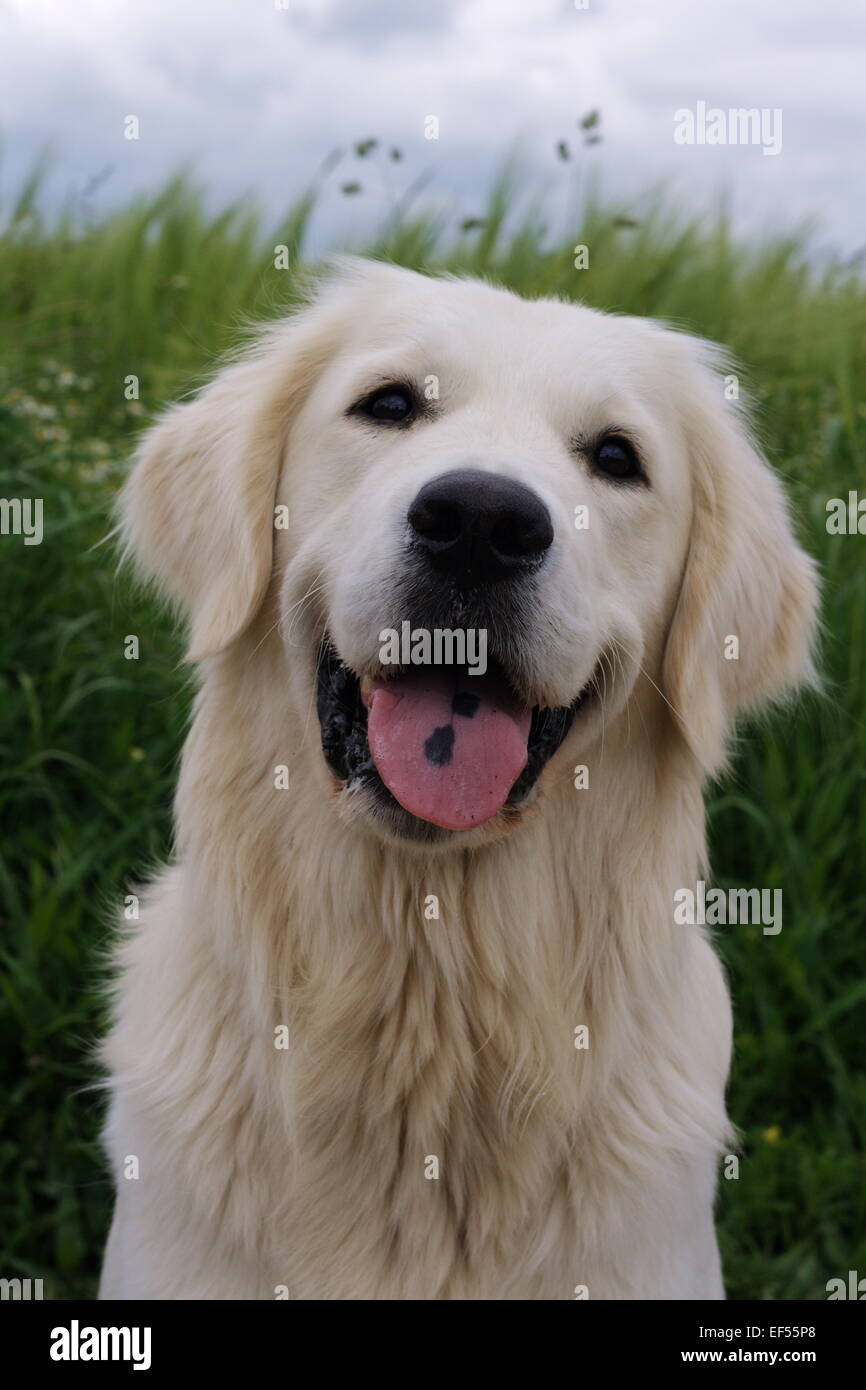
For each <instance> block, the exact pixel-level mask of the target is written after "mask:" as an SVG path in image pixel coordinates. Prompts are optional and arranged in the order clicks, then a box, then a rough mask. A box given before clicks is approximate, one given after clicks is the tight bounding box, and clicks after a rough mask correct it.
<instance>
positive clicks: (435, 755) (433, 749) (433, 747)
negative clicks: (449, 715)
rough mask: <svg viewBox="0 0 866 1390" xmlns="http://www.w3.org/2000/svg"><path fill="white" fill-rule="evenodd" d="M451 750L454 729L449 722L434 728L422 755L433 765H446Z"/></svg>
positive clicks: (452, 749)
mask: <svg viewBox="0 0 866 1390" xmlns="http://www.w3.org/2000/svg"><path fill="white" fill-rule="evenodd" d="M472 698H473V699H474V698H475V697H474V696H473V697H472ZM453 751H454V730H453V729H452V727H451V725H450V724H443V725H442V727H441V728H439V729H434V730H433V732H432V734H431V735H430V737H429V738H428V740H427V742H426V743H425V744H424V756H425V758H426V759H427V761H428V763H432V764H433V766H434V767H447V766H448V764H449V763H450V761H451V754H452V752H453Z"/></svg>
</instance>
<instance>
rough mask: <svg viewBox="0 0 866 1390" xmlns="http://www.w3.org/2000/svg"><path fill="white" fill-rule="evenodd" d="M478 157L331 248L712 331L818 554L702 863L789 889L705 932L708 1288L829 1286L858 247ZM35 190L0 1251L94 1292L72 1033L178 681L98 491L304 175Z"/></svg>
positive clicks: (863, 1036) (840, 1233) (93, 1101)
mask: <svg viewBox="0 0 866 1390" xmlns="http://www.w3.org/2000/svg"><path fill="white" fill-rule="evenodd" d="M491 188H492V191H491V192H490V194H489V197H488V200H487V206H486V207H485V208H484V209H483V210H482V211H480V212H479V214H478V216H477V217H476V218H473V219H468V220H467V221H465V222H460V220H459V219H455V220H454V221H453V224H452V223H449V222H448V221H447V219H445V218H444V217H442V218H441V219H440V220H439V221H436V220H434V219H433V218H431V217H429V216H422V215H420V214H419V213H418V212H417V211H415V210H413V209H414V208H415V207H416V205H413V203H412V201H411V199H407V200H406V201H405V202H404V203H403V204H402V206H397V207H396V208H395V210H394V214H393V216H392V217H391V218H390V220H389V221H388V223H387V225H385V226H384V227H383V229H382V231H381V233H380V234H379V235H378V236H376V237H374V238H372V239H371V240H370V241H369V243H368V244H367V245H365V246H361V245H355V246H353V247H351V248H349V249H352V250H356V251H366V252H367V253H368V254H372V255H376V256H382V257H386V258H388V259H391V260H394V261H398V262H400V263H403V264H406V265H409V266H413V267H417V268H429V269H433V270H435V269H437V268H446V269H448V270H452V271H460V272H469V273H478V274H482V275H484V276H487V277H489V278H491V279H492V280H495V281H498V282H500V283H502V284H504V285H506V286H509V287H512V288H513V289H515V290H518V291H520V292H521V293H524V294H527V295H530V296H538V295H551V294H556V295H562V296H565V297H569V298H575V299H581V300H584V301H585V302H587V303H589V304H591V305H596V306H599V307H601V308H604V309H612V310H619V311H625V312H628V313H632V314H650V315H657V316H660V317H663V318H666V319H668V320H671V321H673V322H675V323H677V324H679V325H682V326H683V327H685V328H688V329H690V330H692V331H695V332H698V333H701V334H704V335H706V336H708V337H710V338H713V339H717V340H719V341H721V342H724V343H726V344H728V345H729V346H730V347H731V348H732V349H733V350H734V352H735V353H736V354H737V356H738V358H739V360H740V362H741V363H742V369H743V370H742V377H741V380H742V382H743V383H744V385H746V386H747V387H748V389H749V391H750V393H751V394H752V396H753V397H754V400H755V403H756V406H757V411H758V418H759V422H760V436H761V439H762V441H763V443H764V445H765V448H766V450H767V453H768V455H769V457H770V459H771V460H772V462H773V463H774V465H775V466H776V468H777V469H778V470H779V471H780V472H781V473H782V474H783V475H784V476H785V478H786V479H787V481H788V485H789V489H790V492H791V494H792V497H793V500H794V504H795V509H796V513H797V516H798V518H799V526H800V530H801V535H802V538H803V540H804V542H805V543H806V545H807V547H808V548H809V549H810V550H811V552H812V553H813V554H814V555H815V556H816V557H817V559H818V560H819V562H820V565H821V568H822V572H823V577H824V609H823V613H824V637H823V651H822V665H823V670H824V673H825V692H824V694H823V695H822V696H821V697H818V696H809V697H808V698H807V699H804V700H803V701H802V703H801V704H800V705H799V706H798V707H797V709H796V710H795V711H794V712H793V714H790V713H787V714H785V715H779V716H774V717H773V718H771V719H769V720H767V721H765V722H763V723H761V724H760V725H752V726H749V727H746V728H744V729H743V730H742V736H741V740H740V748H739V755H738V757H737V759H736V763H735V766H734V769H733V772H732V774H731V775H730V776H729V777H728V778H727V779H726V780H725V781H724V782H723V783H721V784H720V785H717V786H714V787H712V788H711V789H710V790H709V793H708V811H709V817H710V825H711V835H712V848H713V870H714V875H715V881H716V882H717V883H718V884H720V885H721V886H729V885H757V886H765V887H781V888H782V889H783V891H784V927H783V930H782V932H781V934H780V935H779V936H776V937H764V936H762V935H761V934H760V930H759V929H758V928H749V927H739V928H732V929H728V930H727V931H725V930H724V929H723V930H722V933H721V936H720V943H719V944H720V950H721V951H722V953H723V955H724V958H725V961H726V963H727V968H728V972H729V976H730V981H731V988H732V991H733V996H734V1002H735V1016H736V1053H735V1061H734V1068H733V1076H732V1080H731V1087H730V1109H731V1113H732V1116H733V1118H734V1120H735V1122H736V1124H737V1125H738V1126H739V1128H740V1131H741V1135H742V1150H741V1153H740V1166H739V1177H738V1179H737V1180H736V1181H734V1180H730V1181H726V1180H724V1179H723V1180H722V1181H721V1183H720V1189H721V1190H720V1193H719V1200H718V1221H719V1226H720V1230H721V1238H722V1249H723V1257H724V1262H725V1270H726V1279H727V1285H728V1291H729V1295H730V1296H731V1297H733V1298H757V1299H795V1298H805V1299H822V1298H824V1297H826V1291H825V1286H826V1283H827V1280H828V1279H830V1278H832V1277H836V1276H839V1275H842V1276H843V1277H845V1276H847V1271H848V1270H851V1269H856V1270H859V1273H860V1275H861V1276H862V1275H866V1163H864V1148H866V1143H864V1140H866V1072H864V1053H866V978H864V974H866V972H864V969H863V962H864V959H866V796H864V781H866V699H864V695H866V535H864V536H857V535H840V536H837V535H833V536H831V535H828V533H827V530H826V525H825V522H826V503H827V500H828V499H829V498H832V497H843V498H847V496H848V493H849V491H850V490H852V489H855V490H858V489H859V493H860V495H861V496H866V464H864V460H866V401H864V380H866V272H864V269H863V266H862V264H859V263H856V262H847V263H846V262H843V261H841V260H837V261H835V262H828V261H827V260H826V258H825V259H822V260H821V261H820V262H816V261H815V260H814V258H813V257H811V256H810V254H809V245H808V241H807V240H806V239H805V238H804V237H801V236H799V235H798V234H796V233H794V234H792V233H790V232H789V231H788V229H787V228H783V230H782V231H781V232H780V234H779V235H778V236H777V237H776V238H775V239H768V240H764V241H763V242H756V243H749V244H742V243H740V242H739V241H737V240H736V239H735V238H734V237H733V236H732V234H731V231H730V228H729V226H728V224H727V222H726V220H725V219H724V217H723V216H717V215H714V216H711V217H708V218H707V219H704V220H702V219H698V220H692V221H689V220H686V219H685V218H684V217H683V216H682V215H680V214H678V213H677V211H676V210H675V208H674V207H673V206H671V205H670V204H669V202H668V201H667V200H666V199H665V197H664V195H655V196H653V197H649V198H647V199H646V200H645V202H644V203H643V204H642V205H641V206H639V207H634V206H629V207H619V206H613V205H610V204H607V203H605V202H604V201H603V200H602V199H600V198H598V197H589V198H587V199H585V200H584V201H583V203H582V206H581V209H580V211H579V214H578V216H576V218H575V220H574V222H573V225H572V229H571V230H570V231H569V234H568V236H567V237H566V236H561V237H559V238H557V237H555V236H553V235H552V234H551V233H549V232H548V231H546V229H545V227H544V225H543V222H542V220H541V217H540V214H539V211H538V204H537V202H536V204H535V206H534V208H533V210H532V212H530V213H526V214H524V213H523V212H522V211H521V201H522V200H521V190H520V187H519V186H518V185H516V184H515V181H514V180H513V179H509V178H507V177H503V178H501V179H499V180H498V181H494V182H493V184H492V186H491ZM43 192H44V190H43V187H42V178H41V175H40V174H39V173H38V172H37V173H36V174H34V177H33V179H32V180H31V181H30V182H29V183H28V185H27V186H26V187H25V188H23V189H21V190H19V191H18V192H17V194H16V195H15V196H13V197H12V198H11V199H10V198H7V200H6V202H5V204H4V205H3V206H2V207H0V306H2V325H0V496H2V497H4V498H14V497H31V498H42V499H43V503H44V537H43V540H42V543H41V544H40V545H31V546H27V545H24V543H23V538H22V537H21V536H15V535H5V536H2V537H0V580H2V604H0V745H2V757H0V819H2V837H0V1032H2V1063H0V1065H2V1071H3V1077H2V1088H0V1107H2V1121H3V1123H2V1126H0V1275H3V1276H6V1277H12V1276H15V1275H19V1276H21V1277H27V1276H31V1277H35V1278H38V1277H41V1278H43V1279H44V1280H45V1295H46V1297H53V1298H76V1297H91V1296H92V1295H93V1293H94V1290H95V1283H96V1278H97V1273H98V1269H99V1263H100V1255H101V1248H102V1243H103V1239H104V1236H105V1232H106V1223H107V1221H108V1218H109V1212H110V1201H111V1192H110V1187H109V1183H108V1181H107V1178H106V1174H105V1170H104V1167H103V1164H102V1162H101V1158H100V1153H99V1148H98V1144H97V1133H98V1128H99V1123H100V1113H101V1109H100V1107H101V1100H100V1096H99V1093H98V1091H96V1090H94V1089H93V1086H92V1083H93V1082H94V1080H95V1079H96V1073H95V1070H94V1067H93V1064H92V1061H91V1049H92V1045H93V1042H94V1039H95V1038H96V1037H97V1036H98V1035H99V1032H100V1029H101V1027H102V1024H103V1005H102V995H101V989H102V985H103V983H104V979H105V954H106V948H107V946H108V944H109V941H110V937H111V926H110V919H111V913H112V911H113V907H114V905H115V904H116V903H117V902H118V901H119V900H120V898H121V897H122V894H123V893H124V891H126V885H127V884H129V883H130V882H133V881H135V880H136V879H140V877H141V875H142V874H143V873H144V872H146V871H147V869H148V867H149V866H150V865H152V864H153V863H154V862H155V861H156V860H158V859H159V858H160V856H162V855H164V854H165V853H166V852H167V850H168V848H169V841H170V821H169V815H170V805H171V797H172V786H173V780H174V776H175V770H176V765H177V757H178V752H179V749H180V745H181V740H182V737H183V731H184V725H185V719H186V715H187V710H188V705H189V682H188V678H187V676H186V674H185V673H184V671H183V669H182V668H181V667H180V666H179V664H178V662H179V654H180V648H179V644H178V641H177V639H176V636H175V635H174V634H173V632H172V630H171V627H170V625H169V623H168V622H167V620H166V618H165V617H164V616H163V615H161V614H160V613H159V612H158V611H157V610H156V609H155V608H154V607H153V606H152V604H151V603H150V602H149V601H148V600H147V599H146V598H145V597H144V596H142V594H141V593H139V592H136V590H135V589H134V588H133V587H132V585H131V584H130V582H129V581H128V580H127V579H126V578H125V577H123V576H121V577H118V575H117V574H116V555H115V554H114V552H113V550H112V546H111V543H110V541H106V539H105V538H106V536H107V533H108V531H109V529H110V524H111V523H110V511H111V506H112V500H113V497H114V494H115V492H116V489H117V487H118V485H119V483H120V481H121V480H122V478H123V476H124V472H125V468H126V466H127V459H128V455H129V451H130V446H131V444H132V442H133V441H134V439H135V437H136V435H137V433H138V432H139V431H140V430H141V428H142V427H143V426H144V425H145V424H146V423H147V421H148V419H149V418H150V417H151V416H152V414H153V413H154V412H155V411H157V410H158V409H159V408H160V407H161V405H163V404H164V403H165V402H167V401H168V400H170V399H172V398H173V397H175V396H176V395H177V394H179V393H181V392H183V391H185V390H188V389H189V388H190V387H191V386H192V385H194V384H195V383H196V382H197V381H198V380H199V379H200V378H201V374H202V373H203V372H206V371H207V370H208V369H209V368H210V367H211V366H212V365H213V363H214V360H215V358H216V356H217V355H218V354H219V353H220V352H222V351H223V350H225V349H226V348H228V347H229V346H231V345H232V344H234V343H236V342H237V341H238V337H239V335H240V334H241V333H242V332H243V329H244V326H245V325H246V324H247V323H248V322H249V321H250V319H251V318H261V317H268V316H272V315H275V314H278V313H280V312H282V311H284V310H285V309H286V308H287V307H288V306H290V305H291V303H292V300H293V295H294V294H296V293H297V284H298V275H299V273H300V272H302V271H303V270H305V269H306V268H307V267H308V266H310V265H311V264H314V260H311V258H310V256H309V254H308V252H307V250H306V242H307V239H308V230H309V220H310V217H311V214H312V213H313V212H314V208H315V201H316V196H317V195H316V194H310V195H308V196H305V197H302V198H300V199H298V200H297V201H296V203H295V204H294V205H293V206H292V207H291V208H290V209H289V211H288V213H287V214H286V216H285V217H284V218H283V219H282V220H281V221H280V222H279V223H278V224H277V225H276V226H271V225H268V224H266V223H265V222H264V221H263V220H261V219H260V218H258V217H257V215H256V214H255V212H254V211H252V210H251V209H250V206H249V204H248V203H246V202H245V203H239V204H237V205H236V206H231V207H228V208H225V209H224V210H222V211H219V212H213V211H210V210H209V204H208V202H207V200H206V199H204V198H203V196H202V195H201V193H200V192H199V191H198V190H197V189H196V187H195V186H194V183H193V182H192V181H191V180H190V178H189V177H188V176H178V177H177V178H176V179H175V180H173V181H172V182H171V183H170V184H169V185H168V186H166V187H165V188H164V189H162V190H161V191H160V192H159V193H158V194H156V195H155V196H152V197H150V198H148V199H145V200H142V201H138V202H135V203H133V204H131V205H130V206H128V207H126V208H124V209H122V210H121V211H115V212H113V213H111V214H103V215H98V216H97V215H95V214H93V213H88V212H87V210H86V208H83V209H82V208H79V209H78V211H77V212H73V211H71V210H68V211H66V212H62V213H60V214H57V213H54V214H53V215H52V216H50V217H49V216H47V215H46V214H44V213H43V211H42V207H43V202H44V199H43ZM336 192H337V193H339V189H338V190H336ZM343 193H344V195H345V196H347V197H348V196H353V195H356V196H360V197H363V196H364V195H363V190H360V191H358V190H355V189H352V188H351V186H348V187H344V189H343ZM576 243H584V244H586V245H587V246H588V247H589V248H590V267H589V269H587V270H581V271H577V270H575V268H574V264H573V261H574V253H573V247H574V245H575V244H576ZM278 244H282V245H285V246H287V247H288V248H289V255H288V261H289V268H288V269H282V270H277V269H276V268H275V266H274V247H275V245H278ZM335 249H346V248H345V247H342V248H335ZM130 376H135V377H137V378H138V380H139V383H140V398H139V399H138V400H134V399H133V400H127V399H126V397H125V391H124V383H125V381H126V379H127V378H128V377H130ZM864 529H866V523H864ZM127 633H137V634H138V635H139V637H140V640H141V659H140V660H139V661H137V662H130V661H126V660H125V659H124V655H123V639H124V636H125V635H126V634H127Z"/></svg>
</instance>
